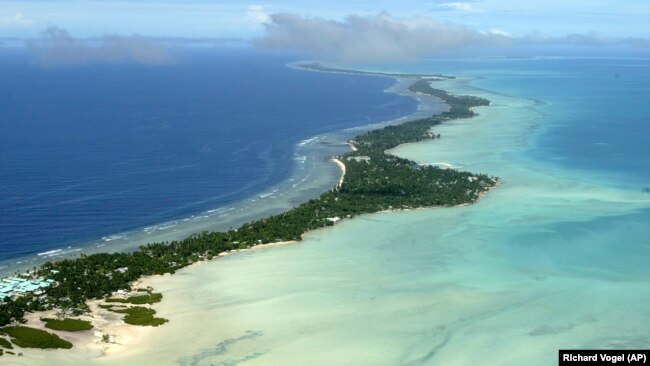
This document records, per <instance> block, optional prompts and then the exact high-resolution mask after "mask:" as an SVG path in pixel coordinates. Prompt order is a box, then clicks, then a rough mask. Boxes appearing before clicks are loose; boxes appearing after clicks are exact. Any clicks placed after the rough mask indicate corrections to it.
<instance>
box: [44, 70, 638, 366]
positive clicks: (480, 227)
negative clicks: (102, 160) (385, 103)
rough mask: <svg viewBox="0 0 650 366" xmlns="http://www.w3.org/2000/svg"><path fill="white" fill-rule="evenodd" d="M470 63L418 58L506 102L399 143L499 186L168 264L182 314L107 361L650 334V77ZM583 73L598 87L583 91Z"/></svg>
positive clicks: (452, 86)
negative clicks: (455, 203)
mask: <svg viewBox="0 0 650 366" xmlns="http://www.w3.org/2000/svg"><path fill="white" fill-rule="evenodd" d="M583 61H584V60H583ZM471 62H472V65H473V68H470V67H467V68H465V72H463V71H462V70H461V67H459V66H455V67H451V66H450V67H449V68H445V67H444V65H443V64H442V63H440V62H431V63H428V64H421V65H417V66H409V67H410V68H416V67H417V69H418V71H421V72H422V71H427V72H432V73H438V72H450V71H451V72H452V73H454V74H456V75H459V76H460V77H459V78H458V79H457V80H450V81H444V82H436V83H435V86H437V87H440V88H444V89H447V90H450V91H452V92H454V93H464V94H473V95H478V96H482V97H486V98H488V99H490V100H491V101H492V105H491V106H490V107H485V108H479V109H478V110H477V111H478V113H479V114H480V115H479V116H478V117H475V118H473V119H470V120H461V121H454V122H451V123H447V124H445V125H443V126H439V127H436V128H435V129H434V130H435V131H436V133H440V134H441V135H442V138H441V139H439V140H434V141H431V142H424V143H418V144H409V145H404V146H401V147H398V148H396V149H394V151H392V153H394V154H396V155H399V156H402V157H407V158H410V159H413V160H415V161H417V162H420V163H429V164H438V165H442V164H449V165H451V166H453V167H456V168H459V169H466V170H470V171H476V172H484V173H488V174H490V175H495V176H498V177H500V178H501V179H502V181H503V182H502V184H501V185H499V186H498V187H497V188H496V189H495V190H493V191H492V192H490V193H489V194H488V195H487V196H486V197H485V198H484V199H482V200H481V201H480V202H478V203H477V204H475V205H471V206H465V207H454V208H444V209H428V210H415V211H407V212H394V213H380V214H373V215H366V216H363V217H360V218H356V219H354V220H351V221H345V222H341V223H340V224H337V225H336V226H334V227H332V228H328V229H324V230H319V231H315V232H312V233H310V234H308V235H307V236H306V238H305V240H304V241H303V242H301V243H299V244H295V245H287V246H282V247H276V248H264V249H258V250H252V251H247V252H241V253H237V254H234V255H229V256H226V257H223V258H221V259H219V260H217V261H215V262H212V263H209V264H201V265H196V266H192V267H191V268H188V269H185V270H183V271H181V273H179V274H177V275H174V276H173V277H171V278H170V277H157V278H153V279H151V280H149V281H148V283H149V284H151V285H153V286H154V287H156V288H157V289H159V290H161V291H162V292H163V293H164V295H165V299H164V301H163V302H162V303H160V304H158V305H156V308H157V309H158V312H159V314H160V316H163V317H165V318H168V319H169V320H170V323H168V324H166V325H165V326H163V327H159V328H157V329H155V330H147V333H146V337H144V339H142V340H141V343H139V344H138V346H137V347H128V346H127V347H126V348H125V349H124V350H123V351H121V352H119V353H115V354H111V355H110V356H106V357H101V358H98V359H96V360H95V361H96V362H97V363H99V364H118V363H121V364H124V363H125V362H128V363H130V364H178V365H445V366H452V365H479V364H480V365H540V366H541V365H554V364H556V362H557V351H558V349H561V348H648V347H650V333H648V327H649V326H650V308H648V306H647V304H648V303H650V286H648V281H649V280H650V266H648V263H649V262H650V225H649V223H650V195H648V194H646V193H643V192H642V187H643V186H644V185H647V184H648V171H647V170H646V171H643V170H640V169H641V168H642V167H643V166H647V164H648V161H649V160H648V153H649V152H648V150H647V147H646V148H645V150H644V148H643V147H638V146H636V145H635V144H633V143H632V142H634V141H637V138H638V136H637V134H639V133H645V135H642V136H645V137H646V138H647V136H648V133H647V132H648V128H649V127H648V126H647V124H646V125H644V124H643V121H644V120H645V121H647V117H645V115H643V112H647V106H645V105H643V103H640V102H642V101H643V99H647V96H648V95H649V94H648V90H647V85H650V84H647V83H646V84H645V85H646V86H642V84H639V85H637V87H639V88H642V89H641V90H636V89H633V88H631V87H630V88H631V89H630V90H627V98H625V97H624V96H620V95H619V96H618V97H621V98H620V99H616V98H617V97H613V96H611V95H609V96H608V95H607V94H608V93H607V92H606V91H607V90H608V87H607V85H603V82H604V81H603V80H595V81H593V86H589V85H590V83H587V82H586V79H585V78H589V77H590V76H589V73H586V72H584V69H583V68H581V67H580V68H578V67H572V66H566V64H565V66H564V67H562V64H558V62H561V60H560V61H558V60H535V61H534V62H532V61H530V60H528V61H526V60H519V61H514V60H483V61H471ZM589 62H591V64H592V65H596V66H599V67H602V69H603V70H604V71H603V70H601V71H602V72H603V74H600V75H604V73H609V74H608V75H614V74H615V73H616V72H612V71H613V69H612V67H611V66H608V65H611V64H612V63H614V64H617V63H618V64H620V63H628V64H630V63H639V62H641V63H646V64H647V61H638V60H604V59H603V60H591V61H589ZM449 64H450V65H452V64H453V63H449ZM549 68H552V70H550V69H549ZM608 68H609V69H608ZM630 68H632V67H630ZM403 70H405V71H412V70H410V69H408V68H406V67H405V68H403ZM508 70H512V71H510V72H509V71H508ZM646 73H647V71H646ZM623 77H625V76H624V74H623V73H620V72H619V77H618V78H616V79H615V78H614V77H612V80H620V78H623ZM635 77H638V75H637V76H635ZM645 77H646V78H647V75H646V76H645ZM646 80H647V79H646ZM581 83H582V84H583V85H584V86H583V89H585V90H589V91H590V92H591V93H592V95H585V97H584V98H583V97H582V94H580V93H581V90H580V88H579V87H576V85H581ZM635 83H636V81H631V84H634V85H636V84H635ZM596 89H598V90H600V92H601V93H602V94H601V95H599V96H596V95H595V94H596V93H597V90H596ZM624 89H625V88H624V87H622V86H621V85H618V89H617V90H618V91H619V92H621V93H623V92H626V91H625V90H624ZM572 90H573V92H572ZM582 91H584V90H582ZM639 93H642V94H639ZM568 95H571V98H569V97H568ZM639 95H640V96H639ZM608 98H614V102H615V104H618V105H620V104H619V103H621V100H631V101H632V102H631V104H630V107H629V108H627V109H626V110H625V112H623V111H621V115H622V117H621V118H625V119H626V123H628V124H625V123H622V124H621V125H612V124H611V123H612V122H611V120H610V121H609V122H608V119H607V118H605V117H607V116H609V115H611V114H612V113H613V112H615V111H612V110H609V108H611V105H609V104H608V103H604V102H598V101H607V100H609V99H608ZM631 109H634V111H632V112H631ZM644 109H645V111H644ZM585 113H588V114H589V115H588V116H587V117H585ZM635 113H636V114H635ZM598 116H601V117H602V118H597V117H598ZM592 118H595V119H593V120H592V121H591V123H592V124H593V128H594V129H602V128H606V127H607V126H608V125H607V124H608V123H610V124H609V128H610V129H611V130H612V131H613V132H612V133H610V134H609V135H607V134H601V135H597V136H596V135H595V134H596V132H594V131H592V130H591V128H592V125H590V124H584V121H585V120H590V119H592ZM634 118H637V119H636V120H635V121H637V122H636V123H637V125H634V123H633V122H634V121H631V120H633V119H634ZM574 123H582V124H581V125H579V126H576V125H575V124H574ZM631 128H638V129H637V130H627V132H626V130H625V129H631ZM569 133H570V134H573V135H572V136H566V134H569ZM625 133H627V135H628V138H629V140H628V141H630V143H629V144H627V145H628V146H627V147H628V150H625V149H624V147H625V145H626V144H624V143H623V144H622V145H621V143H620V142H621V141H619V140H621V139H624V137H622V136H621V135H625ZM589 136H591V140H590V139H589ZM571 141H572V143H569V142H571ZM590 141H591V142H590ZM590 144H593V146H591V145H590ZM587 145H589V148H588V149H587V150H588V152H587V154H585V153H584V149H582V148H581V147H580V146H587ZM599 149H601V150H602V149H610V150H611V151H610V153H603V152H602V151H601V150H599ZM616 154H622V155H616ZM593 160H600V163H599V162H598V161H593ZM617 161H618V163H616V162H617ZM614 165H615V166H614ZM334 181H335V179H333V182H334ZM36 355H37V356H38V354H36ZM35 357H36V356H35ZM39 357H40V356H39ZM56 357H65V358H69V357H85V355H83V354H74V356H70V355H64V354H63V353H57V356H56Z"/></svg>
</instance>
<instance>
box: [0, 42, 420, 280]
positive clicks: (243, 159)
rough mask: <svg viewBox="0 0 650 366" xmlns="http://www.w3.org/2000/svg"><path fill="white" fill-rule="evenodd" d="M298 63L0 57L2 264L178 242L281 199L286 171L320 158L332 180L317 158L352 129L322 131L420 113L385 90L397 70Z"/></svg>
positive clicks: (301, 177)
mask: <svg viewBox="0 0 650 366" xmlns="http://www.w3.org/2000/svg"><path fill="white" fill-rule="evenodd" d="M289 61H295V57H286V56H277V55H264V54H260V53H255V52H253V51H250V50H230V51H228V50H220V51H214V52H212V51H201V50H194V51H191V52H185V53H184V54H183V56H182V58H181V59H180V60H179V61H178V62H177V63H176V64H175V65H171V66H163V67H151V66H137V65H86V66H75V67H64V68H54V69H50V68H41V67H38V66H34V65H33V64H32V63H31V62H30V59H29V58H28V57H27V56H26V55H24V54H21V53H19V52H13V53H9V52H4V53H2V54H0V263H3V264H4V265H8V264H12V263H14V262H15V261H20V262H24V263H32V262H33V261H35V260H38V259H45V258H52V257H56V255H62V254H65V252H71V251H77V250H81V249H83V248H88V247H92V248H94V249H95V250H115V249H114V248H118V249H119V248H128V247H129V246H130V247H131V248H132V247H133V246H134V244H141V243H143V242H147V241H150V240H156V239H169V238H175V239H177V238H180V237H183V236H185V235H187V234H189V233H191V232H195V231H196V230H197V229H196V228H195V227H189V226H187V225H189V224H186V225H185V226H186V227H184V228H181V226H182V224H184V223H186V222H187V221H191V222H190V223H194V222H198V221H197V220H199V221H200V220H203V224H202V225H203V226H201V227H200V230H204V229H213V228H219V229H223V228H226V229H227V228H228V226H235V225H237V224H240V223H241V222H237V221H236V220H233V221H228V219H229V218H232V217H233V216H235V213H234V212H232V211H233V210H235V208H239V206H241V205H242V204H241V202H242V201H244V200H247V199H248V200H249V201H250V198H251V197H253V198H257V200H259V201H264V200H266V201H268V200H272V199H274V198H276V196H277V194H276V193H277V192H278V191H279V189H280V188H279V187H277V186H278V185H279V184H281V183H283V182H284V183H285V185H286V184H287V183H286V181H287V180H288V179H289V178H293V179H296V180H297V182H296V183H300V182H301V181H303V182H304V181H306V180H305V178H306V177H307V176H309V175H310V174H311V175H315V174H317V173H318V172H317V171H315V170H319V169H321V170H322V169H324V170H325V171H326V172H327V174H326V177H325V176H324V177H321V178H319V179H320V180H321V181H323V180H327V181H328V183H327V184H330V183H329V179H332V178H331V177H332V175H333V174H332V170H334V174H336V168H335V167H333V168H332V167H329V168H322V167H320V165H323V164H321V161H320V160H323V159H324V158H325V157H326V156H327V155H328V154H330V155H332V151H334V152H339V151H341V149H342V148H344V147H342V146H341V143H342V142H344V141H345V139H343V140H342V141H334V142H335V143H338V145H337V146H334V147H331V146H326V145H325V144H326V143H327V141H325V142H323V141H318V139H313V137H314V136H316V135H319V134H323V133H327V132H334V131H339V130H344V129H347V128H351V127H356V126H360V125H366V124H369V123H373V122H379V121H385V120H389V119H393V118H398V117H401V116H403V115H407V114H410V113H413V112H416V109H417V103H416V102H415V101H414V100H413V99H412V98H407V97H404V96H400V95H396V94H392V93H385V92H384V89H386V88H388V87H390V86H391V85H393V84H394V81H393V80H391V79H389V78H373V77H362V76H342V75H336V74H325V73H313V72H304V71H298V70H295V69H291V68H287V67H286V66H285V64H286V63H287V62H289ZM318 144H320V145H318ZM316 145H318V146H316ZM310 146H311V150H309V148H310ZM314 150H318V151H317V153H315V152H314ZM309 164H311V165H310V166H309V167H307V168H305V166H306V165H309ZM298 168H300V169H303V170H304V172H302V173H300V172H297V170H298ZM317 168H318V169H317ZM326 178H327V179H326ZM314 179H315V178H314V177H310V182H312V183H313V181H314ZM293 188H294V190H295V189H296V188H295V184H294V187H293ZM314 188H315V187H311V190H312V191H313V190H314ZM317 188H318V192H321V191H323V190H325V189H326V188H324V187H323V185H322V183H320V185H318V186H317ZM286 190H287V189H284V191H286ZM309 194H311V195H313V194H315V193H314V192H311V193H309ZM316 194H317V193H316ZM294 200H295V197H294ZM253 201H255V200H254V199H253ZM249 203H250V202H249ZM291 204H295V202H292V203H287V204H286V205H285V206H288V207H291ZM268 205H270V204H269V203H267V204H266V206H268ZM259 210H261V208H260V209H259ZM259 210H258V211H259ZM249 211H253V210H252V209H249V210H248V211H247V212H249ZM240 216H241V215H240ZM207 222H209V223H210V224H209V225H208V223H207ZM220 223H222V224H221V226H219V224H220ZM174 230H175V231H176V235H175V236H171V237H170V236H167V237H165V236H162V237H161V236H160V235H157V234H160V233H163V232H167V231H174ZM200 230H199V231H200ZM138 235H139V236H138ZM118 243H119V244H118ZM38 253H40V254H41V256H39V257H36V256H33V255H35V254H38ZM30 256H32V257H30ZM30 266H31V265H30ZM9 268H11V267H9Z"/></svg>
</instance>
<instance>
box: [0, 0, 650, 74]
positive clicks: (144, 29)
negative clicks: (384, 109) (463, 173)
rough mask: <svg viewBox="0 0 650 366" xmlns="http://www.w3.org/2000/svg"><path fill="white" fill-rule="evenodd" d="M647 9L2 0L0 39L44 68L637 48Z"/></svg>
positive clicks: (572, 0) (500, 0) (621, 4)
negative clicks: (200, 57)
mask: <svg viewBox="0 0 650 366" xmlns="http://www.w3.org/2000/svg"><path fill="white" fill-rule="evenodd" d="M649 19H650V0H535V1H525V0H428V1H407V0H401V1H398V0H374V1H368V0H365V1H360V0H328V1H314V0H300V1H298V0H272V1H260V0H253V1H251V2H249V1H240V0H230V1H224V0H185V1H181V0H22V1H16V0H11V1H3V0H0V46H2V45H3V44H4V45H9V44H19V45H20V44H23V45H25V46H26V47H27V49H29V50H30V51H31V54H33V55H34V56H35V58H36V59H37V60H38V62H39V63H41V64H42V65H44V66H48V67H50V66H51V67H56V66H65V65H75V64H87V63H97V62H103V63H142V64H156V65H159V64H170V63H173V62H174V55H172V54H171V53H170V48H169V45H170V44H171V43H170V40H173V39H175V42H176V43H173V44H178V43H177V42H178V41H181V42H183V44H185V41H186V40H187V39H203V41H206V40H207V41H209V42H211V44H212V43H215V44H223V42H226V43H228V44H233V43H234V44H239V45H246V46H250V45H254V46H255V47H257V48H258V49H268V50H273V51H276V50H281V51H292V52H298V53H300V54H305V55H311V56H314V58H318V59H322V60H338V61H350V62H401V61H410V60H418V59H422V58H426V57H436V56H451V57H454V56H467V55H473V56H527V55H544V54H545V53H543V52H542V51H540V50H542V49H543V48H544V49H550V50H552V52H551V53H550V54H551V55H556V54H558V51H557V50H560V51H559V54H566V53H567V52H569V53H574V54H576V55H587V56H589V55H595V54H594V53H593V52H592V51H593V50H599V51H598V52H602V50H604V49H606V50H608V51H607V52H609V53H608V54H612V51H613V52H614V53H613V54H618V55H623V54H625V55H626V57H627V56H631V55H633V56H635V57H636V56H637V55H642V57H646V56H648V55H650V21H649ZM9 39H14V40H9ZM15 39H18V41H15ZM23 40H24V41H23ZM587 48H588V50H587ZM585 50H586V51H585Z"/></svg>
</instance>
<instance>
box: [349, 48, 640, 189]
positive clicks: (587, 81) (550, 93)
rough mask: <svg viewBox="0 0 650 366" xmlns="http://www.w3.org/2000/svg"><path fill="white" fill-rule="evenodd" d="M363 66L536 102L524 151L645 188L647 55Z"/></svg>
mask: <svg viewBox="0 0 650 366" xmlns="http://www.w3.org/2000/svg"><path fill="white" fill-rule="evenodd" d="M355 67H359V68H362V69H369V70H378V71H395V70H399V71H401V72H429V73H431V72H434V70H435V72H438V73H443V74H449V75H459V76H463V77H470V78H474V80H472V85H473V86H476V87H479V88H485V89H489V90H491V91H495V92H499V93H504V94H508V95H513V96H519V97H527V98H530V99H533V100H536V101H537V102H539V105H538V106H536V109H537V110H539V111H540V112H541V113H542V114H543V115H542V119H541V125H540V127H541V128H542V131H541V132H540V131H531V138H532V139H533V140H534V144H532V147H531V149H530V150H529V151H527V154H528V155H530V156H532V157H534V158H536V159H540V160H546V161H549V162H552V163H554V164H559V165H561V166H564V167H566V168H568V169H579V170H582V171H593V172H598V173H600V174H604V175H611V177H612V182H615V183H614V184H615V185H617V186H619V187H626V188H629V189H632V190H641V189H643V188H645V187H648V186H650V144H649V143H648V137H650V117H649V115H650V59H648V58H633V57H622V55H616V54H612V55H611V56H610V57H529V58H493V59H489V58H474V59H438V60H427V61H425V62H422V63H415V64H411V65H400V66H399V67H394V66H390V65H384V66H381V67H378V66H377V65H355Z"/></svg>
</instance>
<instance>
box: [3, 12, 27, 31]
mask: <svg viewBox="0 0 650 366" xmlns="http://www.w3.org/2000/svg"><path fill="white" fill-rule="evenodd" d="M33 24H34V21H33V20H32V19H29V18H25V16H24V15H22V14H20V13H16V14H13V15H7V16H0V28H28V27H31V26H32V25H33Z"/></svg>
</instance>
